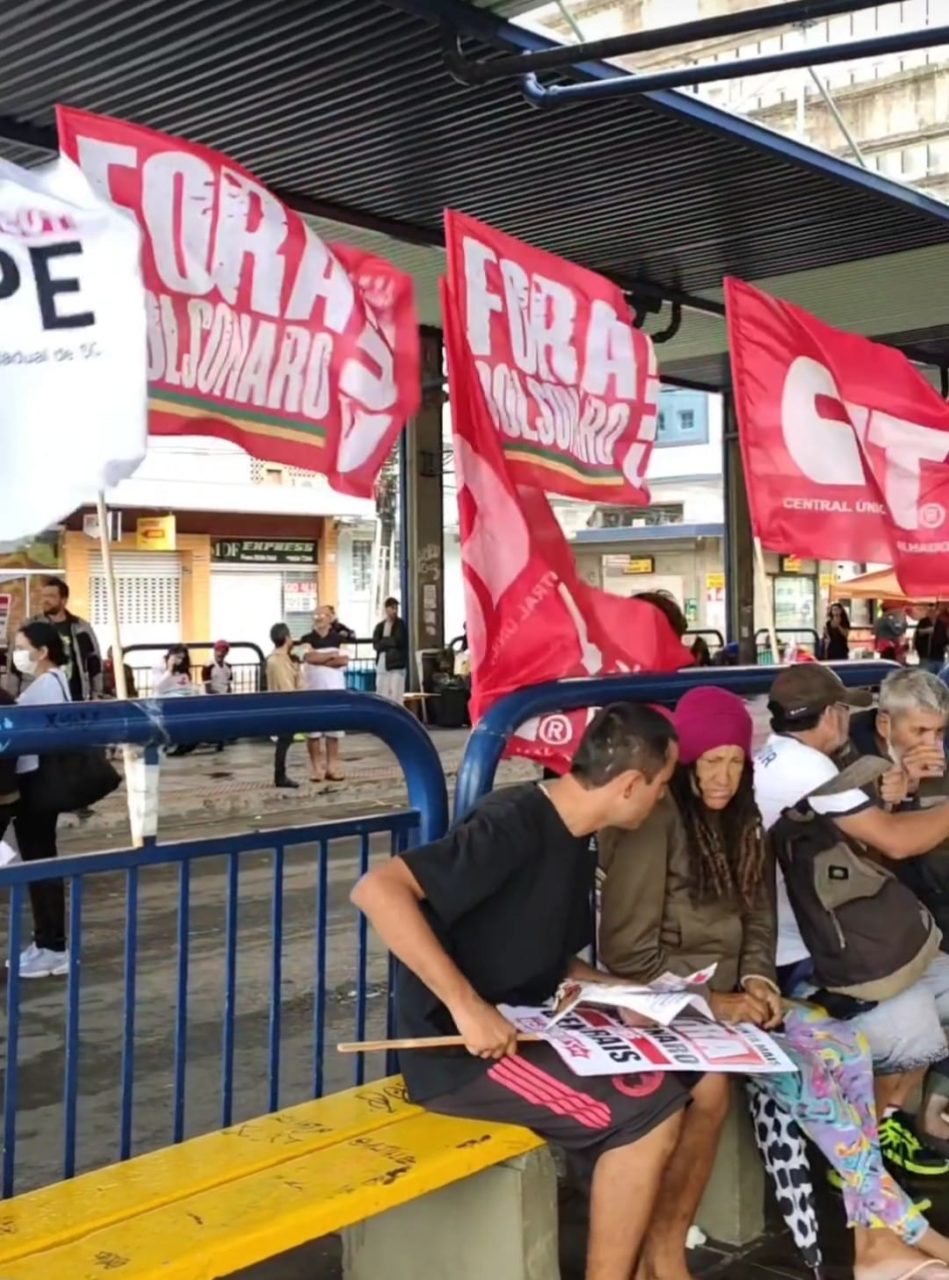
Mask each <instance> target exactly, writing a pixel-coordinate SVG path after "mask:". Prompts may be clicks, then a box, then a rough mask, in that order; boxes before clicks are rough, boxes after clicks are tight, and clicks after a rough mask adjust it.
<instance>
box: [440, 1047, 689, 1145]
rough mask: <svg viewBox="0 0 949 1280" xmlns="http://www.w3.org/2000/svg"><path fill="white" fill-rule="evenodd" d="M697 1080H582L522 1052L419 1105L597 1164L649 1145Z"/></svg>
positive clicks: (655, 1075)
mask: <svg viewBox="0 0 949 1280" xmlns="http://www.w3.org/2000/svg"><path fill="white" fill-rule="evenodd" d="M699 1078H700V1077H698V1076H695V1075H693V1074H691V1073H685V1072H669V1071H649V1072H643V1073H641V1074H638V1075H619V1076H578V1075H575V1074H574V1073H573V1072H572V1071H571V1070H570V1068H569V1067H568V1066H567V1065H566V1063H564V1061H563V1060H562V1059H561V1058H560V1057H559V1056H558V1054H557V1053H556V1052H555V1051H554V1050H553V1049H552V1048H551V1047H550V1045H547V1044H525V1045H522V1046H521V1048H520V1051H519V1052H518V1054H517V1055H516V1056H515V1057H513V1058H503V1059H502V1060H501V1061H500V1062H495V1063H492V1064H491V1066H490V1067H489V1068H488V1069H487V1070H486V1071H485V1073H484V1075H482V1076H479V1077H478V1078H477V1079H475V1080H471V1081H469V1082H468V1083H467V1084H463V1085H461V1086H460V1087H459V1088H458V1089H456V1090H454V1091H453V1092H452V1093H445V1094H441V1095H440V1096H439V1097H437V1098H427V1099H426V1100H425V1101H424V1102H423V1103H422V1106H424V1107H426V1108H427V1109H428V1110H429V1111H437V1112H439V1113H440V1114H442V1115H448V1116H458V1117H460V1118H462V1119H470V1120H489V1121H493V1122H495V1123H497V1124H519V1125H523V1126H524V1127H525V1128H526V1129H533V1131H534V1132H535V1133H538V1134H540V1136H541V1137H542V1138H547V1139H548V1141H550V1142H553V1143H556V1144H557V1146H561V1147H564V1148H566V1149H567V1150H568V1151H573V1152H576V1153H578V1154H580V1155H581V1156H583V1157H584V1160H585V1162H586V1161H587V1160H589V1161H595V1160H596V1159H597V1158H598V1157H599V1156H601V1155H602V1154H603V1152H604V1151H610V1150H611V1149H612V1148H613V1147H626V1146H629V1145H630V1144H631V1143H633V1142H638V1141H639V1139H640V1138H644V1137H645V1136H646V1134H647V1133H649V1132H650V1130H652V1129H655V1128H656V1126H657V1125H659V1124H661V1123H662V1122H663V1120H666V1119H668V1117H669V1116H671V1115H674V1114H675V1113H676V1112H677V1111H681V1110H682V1108H683V1107H685V1106H687V1105H688V1103H689V1100H690V1093H689V1091H690V1090H691V1089H693V1088H694V1087H695V1084H696V1082H697V1081H698V1079H699Z"/></svg>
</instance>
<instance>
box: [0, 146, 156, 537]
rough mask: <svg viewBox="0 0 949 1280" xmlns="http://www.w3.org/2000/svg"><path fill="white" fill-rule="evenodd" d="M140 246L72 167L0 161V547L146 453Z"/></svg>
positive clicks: (129, 224)
mask: <svg viewBox="0 0 949 1280" xmlns="http://www.w3.org/2000/svg"><path fill="white" fill-rule="evenodd" d="M139 250H140V237H139V232H138V228H137V227H136V225H135V222H134V220H133V219H131V218H129V217H128V216H127V215H126V214H124V213H122V212H120V211H119V210H117V209H114V208H113V207H112V206H111V205H110V204H108V203H106V202H105V201H103V200H101V199H100V198H99V197H98V196H97V195H96V194H95V193H94V192H93V190H92V189H91V187H90V185H89V183H88V182H87V181H86V179H85V178H84V177H83V175H82V174H81V173H80V171H79V170H78V169H77V168H76V166H75V165H74V164H72V162H71V161H69V160H66V159H63V158H60V159H59V160H57V161H55V162H54V163H53V164H51V165H48V166H44V167H43V168H41V169H33V170H26V169H20V168H17V166H15V165H12V164H8V163H7V162H6V161H2V160H0V456H2V459H3V461H2V463H0V474H2V477H3V500H2V501H0V540H3V541H14V540H16V539H20V538H25V537H29V536H30V535H32V534H35V533H37V532H39V531H40V530H42V529H46V528H49V527H50V526H51V525H54V524H56V523H58V522H59V521H60V520H62V519H64V518H65V517H66V516H67V515H69V514H70V512H72V511H73V510H74V509H75V508H76V507H78V506H81V505H82V504H83V503H86V502H89V501H91V500H92V499H94V498H95V496H96V494H97V493H98V492H99V491H100V490H102V489H104V488H106V487H107V486H109V485H114V484H118V482H119V481H120V480H124V479H125V478H126V477H128V476H130V475H131V474H132V473H133V471H134V470H135V468H136V467H137V466H138V464H139V463H140V462H141V460H142V458H143V457H144V456H145V446H146V434H145V424H146V400H147V384H146V378H145V296H144V290H143V287H142V275H141V270H140V267H139Z"/></svg>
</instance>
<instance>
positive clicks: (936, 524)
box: [725, 279, 949, 599]
mask: <svg viewBox="0 0 949 1280" xmlns="http://www.w3.org/2000/svg"><path fill="white" fill-rule="evenodd" d="M725 301H726V308H727V318H728V334H729V345H730V348H731V362H732V374H733V380H734V387H735V398H736V406H737V410H738V419H739V427H740V438H741V448H742V456H743V459H744V469H745V481H746V484H747V487H748V499H749V504H750V508H751V520H752V525H753V528H754V532H755V534H756V535H757V536H758V537H759V538H760V539H761V543H762V545H763V546H764V547H767V548H768V549H770V550H772V551H779V552H786V553H789V554H794V555H799V556H805V557H812V558H814V559H818V560H858V561H877V562H880V563H884V564H892V565H893V566H894V569H895V571H896V576H897V578H898V579H899V582H900V584H901V586H902V587H903V589H904V590H905V591H907V592H909V593H910V594H915V595H916V596H917V597H918V598H923V599H925V598H926V597H929V598H932V597H934V596H939V595H945V594H946V593H947V592H949V558H947V557H949V464H947V458H949V405H947V404H946V403H945V401H944V400H943V399H942V398H941V397H940V395H939V394H938V392H937V391H936V390H935V388H934V387H931V386H930V385H929V383H928V382H927V381H926V379H925V378H924V377H923V376H922V374H921V373H920V372H919V371H918V370H917V369H915V368H914V367H913V365H912V364H911V363H910V362H909V360H907V359H906V357H905V356H904V355H903V354H902V353H901V352H899V351H896V350H895V349H894V348H892V347H887V346H883V345H882V344H880V343H876V342H871V341H870V340H869V339H868V338H864V337H861V336H859V335H858V334H853V333H843V332H841V331H840V330H838V329H833V328H831V326H830V325H827V324H824V323H823V322H822V321H820V320H818V319H817V318H816V317H815V316H812V315H809V314H808V312H806V311H803V310H802V309H801V308H800V307H795V306H792V305H791V304H790V303H787V302H781V301H780V300H778V299H777V298H772V297H770V296H769V295H768V294H766V293H762V292H760V290H758V289H754V288H752V287H751V286H750V285H747V284H745V283H743V282H742V281H740V280H733V279H729V280H726V282H725Z"/></svg>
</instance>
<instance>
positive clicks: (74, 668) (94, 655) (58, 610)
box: [34, 578, 102, 702]
mask: <svg viewBox="0 0 949 1280" xmlns="http://www.w3.org/2000/svg"><path fill="white" fill-rule="evenodd" d="M68 604H69V587H68V586H67V584H66V583H65V582H64V581H63V580H62V578H47V579H46V582H45V583H44V585H43V588H42V592H41V594H40V605H41V608H42V610H43V612H42V616H41V617H40V618H36V619H34V621H37V622H40V621H45V622H48V623H50V624H51V625H52V626H53V627H55V628H56V631H57V633H58V635H59V638H60V641H61V642H62V646H63V655H64V660H63V665H62V667H61V668H60V670H61V671H62V673H63V675H64V676H65V677H66V680H67V681H68V682H69V693H70V697H71V699H72V701H73V702H88V701H89V700H90V699H91V698H97V697H99V696H100V695H101V693H102V655H101V653H100V651H99V641H98V640H97V639H96V633H95V632H94V631H93V629H92V625H91V623H89V622H87V621H86V619H85V618H80V617H78V615H76V614H75V613H70V612H69V609H68V608H67V605H68Z"/></svg>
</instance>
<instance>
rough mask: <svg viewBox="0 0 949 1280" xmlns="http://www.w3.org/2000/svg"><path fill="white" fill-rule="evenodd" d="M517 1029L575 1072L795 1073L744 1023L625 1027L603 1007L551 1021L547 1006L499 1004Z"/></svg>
mask: <svg viewBox="0 0 949 1280" xmlns="http://www.w3.org/2000/svg"><path fill="white" fill-rule="evenodd" d="M500 1010H501V1012H502V1013H503V1014H504V1016H505V1017H506V1018H507V1019H508V1021H510V1022H511V1023H513V1024H514V1026H515V1027H516V1028H517V1030H518V1031H519V1032H523V1033H525V1034H530V1035H536V1036H538V1037H539V1038H540V1039H542V1040H545V1041H546V1042H547V1043H548V1044H549V1045H551V1047H552V1048H553V1049H554V1050H555V1051H556V1052H557V1054H558V1055H559V1056H560V1057H561V1058H562V1059H563V1061H564V1062H565V1063H566V1064H567V1066H568V1067H569V1068H570V1069H571V1071H573V1072H575V1073H576V1074H577V1075H578V1076H608V1075H631V1074H637V1073H642V1072H652V1071H698V1072H706V1071H714V1072H724V1073H726V1074H733V1073H734V1074H739V1075H774V1074H777V1073H780V1072H784V1071H796V1070H797V1068H796V1067H795V1065H794V1063H793V1062H792V1061H791V1059H790V1058H789V1057H788V1056H787V1054H786V1053H785V1052H784V1051H783V1049H781V1048H780V1046H779V1045H778V1044H777V1043H776V1042H775V1041H774V1040H773V1039H772V1037H771V1036H769V1035H768V1034H767V1033H766V1032H764V1031H761V1030H759V1028H758V1027H754V1026H751V1025H750V1024H748V1023H739V1024H737V1025H734V1026H723V1025H722V1024H721V1023H718V1022H707V1021H705V1020H704V1019H702V1018H679V1019H677V1020H676V1022H675V1023H674V1024H673V1025H672V1026H669V1027H661V1026H654V1027H649V1028H648V1029H647V1028H643V1027H627V1026H626V1025H625V1024H624V1023H622V1022H620V1021H619V1020H618V1019H617V1018H615V1017H613V1016H612V1015H611V1014H609V1013H605V1012H604V1011H603V1010H602V1009H591V1008H588V1007H582V1008H577V1009H574V1010H573V1011H572V1012H571V1013H569V1014H567V1016H566V1017H565V1018H563V1019H562V1020H560V1021H558V1022H557V1023H556V1024H555V1025H553V1026H551V1024H550V1011H549V1009H542V1008H541V1009H535V1008H530V1007H526V1006H512V1005H501V1006H500Z"/></svg>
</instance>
